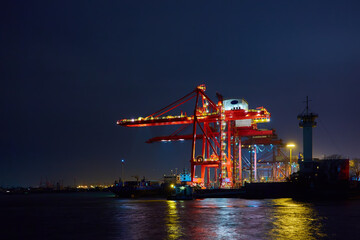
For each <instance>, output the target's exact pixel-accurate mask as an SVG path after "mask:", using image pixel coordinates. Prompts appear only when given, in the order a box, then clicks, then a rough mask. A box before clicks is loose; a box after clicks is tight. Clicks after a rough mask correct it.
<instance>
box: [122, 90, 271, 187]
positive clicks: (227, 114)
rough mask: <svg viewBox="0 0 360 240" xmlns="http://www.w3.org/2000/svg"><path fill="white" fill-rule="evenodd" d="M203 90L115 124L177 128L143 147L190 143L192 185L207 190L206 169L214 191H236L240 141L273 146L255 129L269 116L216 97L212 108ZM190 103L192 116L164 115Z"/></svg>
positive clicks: (239, 101) (240, 168) (253, 171)
mask: <svg viewBox="0 0 360 240" xmlns="http://www.w3.org/2000/svg"><path fill="white" fill-rule="evenodd" d="M205 90H206V87H205V85H204V84H202V85H200V86H198V87H196V88H195V90H193V91H192V92H190V93H188V94H187V95H185V96H184V97H182V98H180V99H178V100H177V101H175V102H173V103H171V104H170V105H168V106H166V107H164V108H162V109H160V110H159V111H157V112H155V113H153V114H151V115H149V116H147V117H139V118H137V119H121V120H118V121H117V124H118V125H120V126H125V127H148V126H165V125H181V126H180V128H179V129H178V130H176V131H175V132H174V133H173V134H171V135H169V136H161V137H155V138H152V139H150V140H148V141H147V143H152V142H159V141H162V142H168V141H179V140H180V141H183V140H191V141H192V149H191V156H190V165H191V183H192V184H199V185H201V186H205V184H206V186H207V187H209V186H210V185H209V184H210V183H211V178H210V169H213V170H212V172H213V175H214V176H213V179H214V180H213V183H214V184H216V186H217V187H220V188H231V187H240V186H241V185H242V182H243V179H242V176H243V174H242V171H243V169H244V168H243V166H242V161H241V146H242V143H241V138H242V137H249V139H248V140H247V141H248V142H247V143H246V144H248V145H249V144H250V143H249V141H251V140H252V139H255V140H256V138H255V137H256V136H263V137H264V136H265V137H266V136H270V137H266V138H263V139H262V141H265V144H272V143H274V144H277V141H278V140H274V141H272V139H273V137H271V136H273V135H274V132H273V130H264V129H258V126H257V124H258V123H266V122H269V121H270V113H269V112H268V111H267V110H266V109H265V108H264V107H258V108H256V109H248V103H247V102H246V101H245V100H244V99H226V100H224V99H223V98H222V96H221V95H219V94H217V95H218V99H219V101H218V103H217V104H216V103H214V102H213V101H212V100H211V99H210V98H209V97H208V96H207V95H206V94H205ZM192 99H194V100H195V103H194V112H193V115H191V116H187V114H186V113H185V114H184V113H183V112H182V111H180V114H179V115H175V116H174V115H168V114H169V112H170V111H173V110H175V109H177V110H178V109H179V108H180V106H182V105H183V104H184V103H186V102H189V101H190V100H192ZM188 126H191V127H192V134H182V132H183V131H184V129H185V128H186V127H188ZM197 140H199V141H200V142H201V145H200V146H201V147H198V146H197V145H196V144H197ZM257 142H259V140H257ZM260 142H261V141H260ZM254 163H255V169H253V168H251V169H250V174H249V175H250V181H252V179H253V178H254V177H255V179H256V160H255V162H254ZM196 168H200V169H201V175H200V177H195V171H196ZM205 176H206V179H205ZM205 180H206V181H205Z"/></svg>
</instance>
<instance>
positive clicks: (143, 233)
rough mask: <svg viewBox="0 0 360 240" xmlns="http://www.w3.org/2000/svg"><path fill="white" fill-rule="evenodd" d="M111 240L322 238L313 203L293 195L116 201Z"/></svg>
mask: <svg viewBox="0 0 360 240" xmlns="http://www.w3.org/2000/svg"><path fill="white" fill-rule="evenodd" d="M114 216H116V223H117V224H116V228H117V231H116V232H117V233H116V236H117V237H116V238H115V239H211V240H213V239H321V238H326V237H327V235H326V234H324V230H323V226H322V222H325V221H324V218H321V217H320V216H319V214H318V213H317V211H316V210H315V208H314V206H313V205H312V204H309V203H301V202H296V201H293V200H291V199H274V200H270V199H269V200H266V199H265V200H246V199H230V198H222V199H221V198H218V199H204V200H195V201H166V200H158V201H150V200H144V201H135V200H126V201H119V202H118V203H117V210H116V213H115V214H114Z"/></svg>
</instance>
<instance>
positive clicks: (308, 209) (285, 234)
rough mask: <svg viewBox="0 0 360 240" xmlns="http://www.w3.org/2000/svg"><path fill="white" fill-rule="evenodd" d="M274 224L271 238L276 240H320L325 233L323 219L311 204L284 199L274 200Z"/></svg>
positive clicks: (270, 233)
mask: <svg viewBox="0 0 360 240" xmlns="http://www.w3.org/2000/svg"><path fill="white" fill-rule="evenodd" d="M271 205H273V208H271V209H272V222H273V223H272V224H273V229H272V230H271V231H270V232H269V235H270V238H276V239H300V240H301V239H306V240H308V239H319V238H324V237H326V234H324V233H323V226H322V224H321V220H322V219H321V217H320V216H318V214H317V212H316V210H315V208H314V207H313V206H312V205H311V204H309V203H300V202H295V201H293V200H291V199H287V198H282V199H274V200H272V204H271Z"/></svg>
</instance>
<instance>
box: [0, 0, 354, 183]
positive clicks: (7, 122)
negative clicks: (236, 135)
mask: <svg viewBox="0 0 360 240" xmlns="http://www.w3.org/2000/svg"><path fill="white" fill-rule="evenodd" d="M359 13H360V3H359V2H358V1H340V0H339V1H328V0H326V1H288V0H285V1H57V2H56V3H55V1H10V0H9V1H3V2H2V3H1V6H0V19H1V21H0V31H1V35H0V79H1V87H0V111H1V113H0V123H1V132H0V164H1V165H0V186H14V185H21V186H29V185H32V186H36V185H39V182H40V179H41V178H42V179H43V180H45V179H46V178H47V179H48V180H49V181H59V180H63V181H64V185H72V184H73V183H74V179H76V183H77V184H89V183H110V182H113V181H114V180H115V179H118V177H119V176H120V174H121V159H125V161H126V163H125V175H126V178H127V179H134V178H132V177H131V176H134V175H138V176H140V177H142V176H145V177H147V178H149V179H159V178H160V177H161V176H162V174H164V173H169V172H170V170H171V169H174V170H175V168H178V169H182V168H184V167H187V168H189V158H190V150H191V144H190V142H186V143H166V144H161V143H154V144H146V143H145V141H146V140H147V139H149V138H151V137H155V136H159V135H166V134H170V133H171V132H172V129H173V128H171V127H170V128H168V127H153V128H124V127H120V126H117V125H116V121H117V120H118V119H122V118H132V117H139V116H147V115H149V114H151V113H153V112H155V111H156V110H159V109H160V108H162V107H164V106H166V105H167V104H169V103H171V102H172V101H175V100H177V99H178V98H180V97H182V96H183V95H185V94H187V93H188V92H190V91H192V90H193V89H194V88H195V87H196V86H197V85H199V84H202V83H204V84H206V86H207V91H206V93H207V94H208V96H210V98H212V99H213V100H216V101H217V99H216V92H219V93H221V94H222V95H223V96H224V97H225V98H245V99H246V100H247V101H248V103H249V107H250V108H256V107H259V106H264V107H266V108H267V109H268V110H269V112H270V113H271V114H272V119H271V122H270V123H269V124H266V125H265V126H266V127H267V128H275V129H276V132H277V133H278V135H279V137H280V138H282V139H283V140H284V141H285V142H289V141H293V142H295V143H296V144H297V148H296V149H295V150H294V151H295V152H299V151H302V143H301V141H302V131H301V129H300V128H298V120H297V115H298V114H299V113H301V112H302V111H303V110H304V108H305V104H304V102H303V101H304V100H305V98H306V96H307V95H308V96H309V98H310V99H311V100H312V102H310V108H311V110H312V111H314V112H316V113H318V114H319V119H318V127H316V128H315V129H314V157H322V156H324V155H330V154H341V155H343V156H345V157H350V158H356V157H357V158H360V147H359V133H360V127H359V119H360V108H359V103H360V101H359V92H360V90H359V85H360V84H359V80H360V14H359Z"/></svg>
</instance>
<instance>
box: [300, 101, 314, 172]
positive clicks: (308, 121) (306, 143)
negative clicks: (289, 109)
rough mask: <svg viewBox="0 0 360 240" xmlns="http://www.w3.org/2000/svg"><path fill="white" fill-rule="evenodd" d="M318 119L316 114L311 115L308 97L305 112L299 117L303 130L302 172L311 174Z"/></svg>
mask: <svg viewBox="0 0 360 240" xmlns="http://www.w3.org/2000/svg"><path fill="white" fill-rule="evenodd" d="M317 117H318V115H317V114H316V113H309V99H308V97H306V109H305V112H303V113H301V114H299V115H298V117H297V118H298V119H299V120H300V122H299V126H300V127H301V128H302V129H303V156H304V157H303V159H301V160H300V161H299V164H300V172H303V173H310V172H312V171H313V158H312V147H313V144H312V129H313V127H315V126H316V122H315V119H316V118H317Z"/></svg>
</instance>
